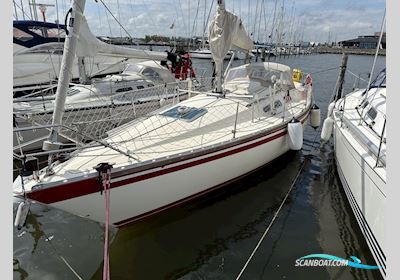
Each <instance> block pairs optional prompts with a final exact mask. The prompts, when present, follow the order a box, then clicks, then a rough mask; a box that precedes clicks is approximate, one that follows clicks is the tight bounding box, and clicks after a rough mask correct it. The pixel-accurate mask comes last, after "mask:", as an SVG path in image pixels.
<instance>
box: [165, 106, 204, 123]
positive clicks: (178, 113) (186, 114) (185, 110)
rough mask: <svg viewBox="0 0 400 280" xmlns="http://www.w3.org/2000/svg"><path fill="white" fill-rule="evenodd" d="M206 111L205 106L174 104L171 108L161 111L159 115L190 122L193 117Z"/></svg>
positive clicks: (195, 117)
mask: <svg viewBox="0 0 400 280" xmlns="http://www.w3.org/2000/svg"><path fill="white" fill-rule="evenodd" d="M206 113H207V109H205V108H196V107H187V106H176V107H174V108H172V109H169V110H168V111H165V112H163V113H161V114H160V115H162V116H165V117H170V118H174V119H181V120H184V121H187V122H192V121H194V120H195V119H197V118H199V117H201V116H203V115H205V114H206Z"/></svg>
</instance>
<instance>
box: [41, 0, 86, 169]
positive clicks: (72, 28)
mask: <svg viewBox="0 0 400 280" xmlns="http://www.w3.org/2000/svg"><path fill="white" fill-rule="evenodd" d="M85 1H86V0H73V2H72V8H71V9H70V13H71V14H70V17H69V21H68V24H67V31H68V32H67V36H66V38H65V43H64V52H63V58H62V61H61V67H60V75H59V80H58V84H57V92H56V100H55V108H54V112H53V120H52V125H53V126H54V127H53V128H52V130H51V132H50V135H49V137H48V140H47V141H44V142H43V150H53V149H57V147H58V143H57V138H58V131H59V127H55V126H56V125H60V124H61V120H62V116H63V114H64V105H65V99H66V96H67V89H68V87H69V83H70V81H71V76H72V66H73V63H74V58H75V52H76V45H77V39H78V38H77V37H78V34H79V29H80V25H81V21H82V16H83V12H84V10H85ZM67 15H68V14H67ZM50 162H51V160H50Z"/></svg>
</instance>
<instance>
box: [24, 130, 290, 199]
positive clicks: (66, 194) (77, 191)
mask: <svg viewBox="0 0 400 280" xmlns="http://www.w3.org/2000/svg"><path fill="white" fill-rule="evenodd" d="M286 133H287V132H286V130H285V131H283V132H280V133H278V134H276V135H274V136H271V137H268V138H265V139H263V140H261V141H258V142H254V143H252V144H249V145H247V146H242V147H239V148H236V149H233V150H230V151H226V152H222V153H219V154H216V155H213V156H210V157H206V158H202V159H199V160H194V161H191V162H187V163H184V164H181V165H177V166H173V167H170V168H164V169H161V170H157V171H154V172H149V173H147V174H143V175H139V176H136V177H132V178H128V179H125V180H121V181H118V182H114V183H112V184H111V188H116V187H121V186H124V185H128V184H132V183H135V182H139V181H143V180H147V179H150V178H153V177H157V176H161V175H164V174H168V173H172V172H176V171H179V170H182V169H186V168H190V167H193V166H196V165H200V164H203V163H206V162H209V161H213V160H217V159H220V158H223V157H226V156H229V155H233V154H236V153H240V152H242V151H245V150H248V149H251V148H254V147H256V146H259V145H262V144H264V143H267V142H269V141H272V140H275V139H277V138H279V137H282V136H284V135H285V134H286ZM100 191H101V186H100V183H99V182H98V181H97V180H96V179H93V178H90V179H86V180H82V181H78V182H71V183H66V184H64V185H61V186H57V187H51V188H44V189H39V190H36V191H33V192H30V193H28V197H29V198H31V199H33V200H37V201H40V202H42V203H46V204H50V203H55V202H59V201H63V200H67V199H71V198H75V197H79V196H84V195H88V194H92V193H96V192H100Z"/></svg>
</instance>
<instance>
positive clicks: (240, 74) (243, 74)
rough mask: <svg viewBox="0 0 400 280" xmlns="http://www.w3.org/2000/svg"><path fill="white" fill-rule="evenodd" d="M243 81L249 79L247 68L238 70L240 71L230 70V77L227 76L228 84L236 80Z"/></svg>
mask: <svg viewBox="0 0 400 280" xmlns="http://www.w3.org/2000/svg"><path fill="white" fill-rule="evenodd" d="M241 78H242V79H243V78H247V69H245V68H238V69H233V70H229V72H228V75H227V76H226V80H225V81H226V82H229V81H231V80H235V79H241Z"/></svg>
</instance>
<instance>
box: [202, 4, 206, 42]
mask: <svg viewBox="0 0 400 280" xmlns="http://www.w3.org/2000/svg"><path fill="white" fill-rule="evenodd" d="M206 8H207V0H205V2H204V15H203V35H202V37H201V49H202V50H204V48H205V43H204V37H205V33H206Z"/></svg>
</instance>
